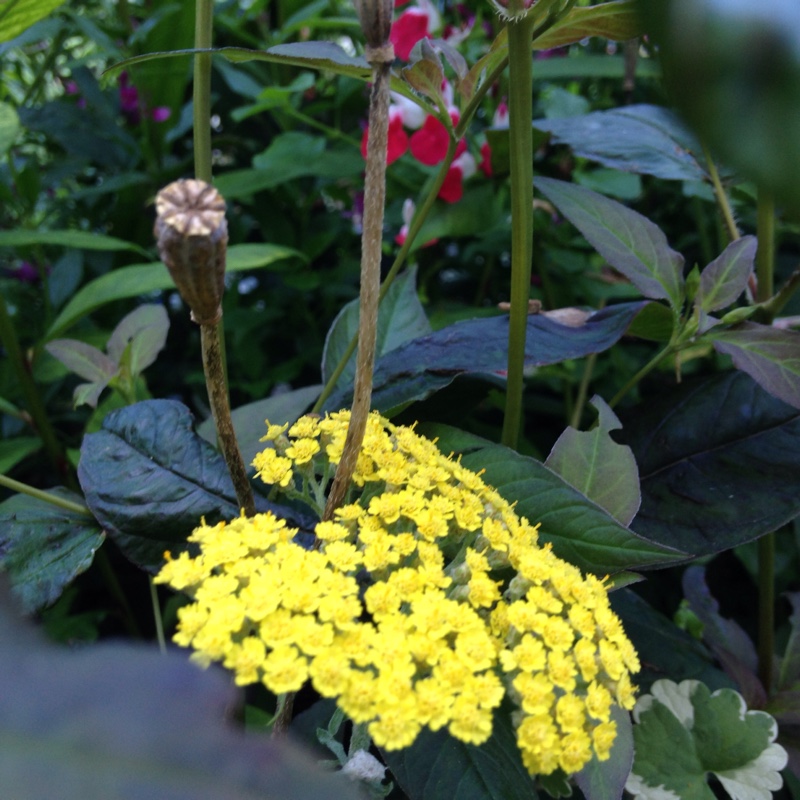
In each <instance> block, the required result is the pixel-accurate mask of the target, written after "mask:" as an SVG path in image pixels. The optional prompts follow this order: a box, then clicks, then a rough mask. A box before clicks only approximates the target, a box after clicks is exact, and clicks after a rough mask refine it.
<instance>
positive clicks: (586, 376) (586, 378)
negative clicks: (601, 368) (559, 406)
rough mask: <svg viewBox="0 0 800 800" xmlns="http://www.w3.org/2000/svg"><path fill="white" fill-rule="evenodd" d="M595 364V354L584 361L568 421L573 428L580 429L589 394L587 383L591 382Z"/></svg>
mask: <svg viewBox="0 0 800 800" xmlns="http://www.w3.org/2000/svg"><path fill="white" fill-rule="evenodd" d="M596 363H597V353H592V354H591V355H589V357H588V358H587V359H586V366H585V367H584V368H583V375H581V382H580V385H579V386H578V396H577V397H576V398H575V407H574V408H573V410H572V418H571V419H570V421H569V424H570V425H571V426H572V427H573V428H579V427H580V424H581V417H582V416H583V409H584V407H585V406H586V396H587V394H588V393H589V382H590V381H591V380H592V373H593V372H594V365H595V364H596Z"/></svg>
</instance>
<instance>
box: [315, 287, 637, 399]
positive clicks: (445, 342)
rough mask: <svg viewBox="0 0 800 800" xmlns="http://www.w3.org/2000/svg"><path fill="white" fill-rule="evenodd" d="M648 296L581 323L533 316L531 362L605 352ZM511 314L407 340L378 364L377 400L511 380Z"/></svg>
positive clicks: (528, 349) (340, 396) (529, 347)
mask: <svg viewBox="0 0 800 800" xmlns="http://www.w3.org/2000/svg"><path fill="white" fill-rule="evenodd" d="M645 306H646V303H645V302H641V301H639V302H634V303H620V304H619V305H615V306H608V307H607V308H604V309H602V310H600V311H595V312H593V313H592V314H591V315H590V316H589V318H588V319H587V320H586V322H585V323H584V324H582V325H579V326H571V325H562V324H559V323H558V322H555V321H554V320H552V319H551V318H549V317H548V316H546V315H544V314H533V315H531V316H529V317H528V335H527V343H526V348H525V365H526V366H527V367H536V366H544V365H546V364H557V363H559V362H561V361H566V360H567V359H571V358H581V357H583V356H586V355H589V354H590V353H600V352H602V351H603V350H607V349H608V348H609V347H611V346H612V345H613V344H615V343H616V342H618V341H619V339H620V338H621V337H622V336H623V334H624V333H625V331H626V330H627V329H628V327H629V326H630V324H631V321H632V320H633V319H634V317H636V315H637V314H638V313H639V312H640V311H641V310H642V309H643V308H644V307H645ZM507 361H508V316H506V315H503V316H498V317H488V318H485V319H471V320H466V321H464V322H457V323H456V324H455V325H450V326H449V327H447V328H442V329H441V330H438V331H435V332H434V333H432V334H430V335H429V336H423V337H420V338H418V339H414V340H412V341H410V342H406V343H405V344H403V345H401V346H400V347H398V348H396V349H395V350H392V352H391V353H389V354H387V355H386V356H384V357H383V358H381V359H379V360H378V362H377V364H376V365H375V377H374V381H373V386H374V389H373V395H372V405H373V407H374V408H378V409H380V410H382V411H387V410H389V409H392V408H396V407H398V406H400V405H403V404H405V403H410V402H413V401H415V400H423V399H424V398H426V397H429V396H430V395H432V394H433V393H434V392H436V391H438V390H439V389H442V388H443V387H445V386H448V385H449V384H450V383H452V382H453V381H454V380H455V379H456V378H457V377H459V376H472V377H476V376H477V377H481V378H484V379H486V380H490V381H495V382H498V383H502V382H505V375H506V367H507ZM351 396H352V395H351V392H350V391H348V392H345V391H338V392H335V393H334V394H333V395H331V397H329V398H328V401H327V403H326V404H325V408H326V409H328V410H333V409H339V408H344V407H346V406H348V405H349V402H350V398H351Z"/></svg>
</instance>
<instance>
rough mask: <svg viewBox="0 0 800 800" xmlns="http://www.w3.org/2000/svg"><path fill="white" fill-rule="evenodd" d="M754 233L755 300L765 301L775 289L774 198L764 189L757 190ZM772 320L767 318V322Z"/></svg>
mask: <svg viewBox="0 0 800 800" xmlns="http://www.w3.org/2000/svg"><path fill="white" fill-rule="evenodd" d="M756 226H757V228H756V233H757V234H758V251H757V253H756V276H757V277H758V295H757V296H756V300H757V301H758V302H759V303H765V302H766V301H767V300H769V299H770V298H771V297H772V295H773V293H774V291H775V277H774V276H775V200H774V198H773V197H772V195H771V194H770V193H769V192H767V191H765V190H764V189H759V190H758V210H757V222H756ZM769 322H772V320H768V323H769Z"/></svg>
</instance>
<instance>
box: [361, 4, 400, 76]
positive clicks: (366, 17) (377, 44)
mask: <svg viewBox="0 0 800 800" xmlns="http://www.w3.org/2000/svg"><path fill="white" fill-rule="evenodd" d="M354 5H355V7H356V13H357V14H358V21H359V22H360V23H361V30H362V31H364V38H365V39H366V40H367V45H368V46H369V47H370V48H372V49H374V50H378V49H380V48H382V47H383V46H384V45H386V43H387V42H388V41H389V32H390V31H391V28H392V9H393V6H394V4H393V2H392V0H354ZM367 60H368V61H369V60H370V59H369V58H367ZM386 60H387V61H390V60H391V58H388V59H386Z"/></svg>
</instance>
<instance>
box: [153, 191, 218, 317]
mask: <svg viewBox="0 0 800 800" xmlns="http://www.w3.org/2000/svg"><path fill="white" fill-rule="evenodd" d="M156 212H157V216H156V223H155V227H154V229H153V233H154V234H155V236H156V240H157V243H158V253H159V255H160V256H161V260H162V261H163V262H164V264H166V266H167V269H168V270H169V274H170V275H171V276H172V280H173V281H175V285H176V286H177V287H178V291H179V292H180V295H181V297H182V298H183V300H184V302H186V304H187V305H188V306H189V308H190V309H191V310H192V319H193V320H194V321H195V322H196V323H198V324H199V325H213V324H215V323H217V322H219V320H220V318H221V317H222V306H221V303H222V293H223V291H224V289H225V256H226V252H227V246H228V223H227V222H226V220H225V200H224V199H223V198H222V195H220V193H219V192H218V191H217V190H216V189H215V188H214V187H213V186H211V185H210V184H208V183H205V182H204V181H198V180H179V181H175V182H174V183H171V184H169V186H166V187H164V188H163V189H162V190H161V191H160V192H159V193H158V194H157V195H156Z"/></svg>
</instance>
